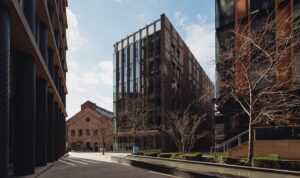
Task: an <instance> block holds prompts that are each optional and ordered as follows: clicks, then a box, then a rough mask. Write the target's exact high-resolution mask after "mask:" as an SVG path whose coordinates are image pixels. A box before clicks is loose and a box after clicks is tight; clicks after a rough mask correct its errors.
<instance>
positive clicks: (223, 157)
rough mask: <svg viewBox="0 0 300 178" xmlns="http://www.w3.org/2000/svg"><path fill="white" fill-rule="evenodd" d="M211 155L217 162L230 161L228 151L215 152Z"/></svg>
mask: <svg viewBox="0 0 300 178" xmlns="http://www.w3.org/2000/svg"><path fill="white" fill-rule="evenodd" d="M213 157H214V160H215V161H216V162H217V163H221V164H225V163H230V162H231V161H232V159H231V158H230V157H229V153H228V152H215V153H214V154H213Z"/></svg>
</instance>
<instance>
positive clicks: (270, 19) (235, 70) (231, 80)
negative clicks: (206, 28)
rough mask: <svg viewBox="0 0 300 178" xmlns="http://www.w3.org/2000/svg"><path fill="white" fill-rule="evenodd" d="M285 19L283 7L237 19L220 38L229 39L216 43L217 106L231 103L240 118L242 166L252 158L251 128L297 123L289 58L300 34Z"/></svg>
mask: <svg viewBox="0 0 300 178" xmlns="http://www.w3.org/2000/svg"><path fill="white" fill-rule="evenodd" d="M275 13H276V14H275ZM288 14H289V12H288V8H286V9H285V10H282V11H277V12H275V11H274V12H270V13H268V14H267V15H265V16H263V17H262V16H260V17H258V16H256V17H253V18H252V19H251V20H250V19H247V20H240V21H239V23H238V24H236V26H235V29H234V30H233V31H230V32H228V33H227V34H226V35H229V36H231V37H230V38H228V36H227V37H225V40H223V41H221V49H220V50H221V52H220V62H219V63H218V64H217V71H218V74H219V81H218V82H219V83H218V85H219V87H220V88H221V93H220V94H221V97H220V100H219V106H222V105H223V106H224V105H227V104H228V103H235V104H236V105H235V106H238V107H239V108H240V110H241V112H243V113H244V114H246V116H247V118H248V120H249V125H248V129H249V141H248V162H252V159H253V144H254V143H253V138H254V134H253V127H254V126H255V125H283V124H291V123H292V122H294V121H295V119H296V118H299V114H300V112H299V106H300V97H299V89H300V85H299V82H297V81H296V79H295V77H293V76H294V75H293V71H294V67H295V64H294V63H293V57H294V56H293V54H294V50H295V49H296V48H299V41H298V40H295V37H298V36H299V31H300V30H299V21H297V22H294V19H293V17H291V16H290V15H288ZM233 44H234V45H233ZM232 101H233V102H232ZM232 107H234V105H232Z"/></svg>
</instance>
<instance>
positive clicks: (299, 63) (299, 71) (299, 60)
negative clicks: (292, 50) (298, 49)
mask: <svg viewBox="0 0 300 178" xmlns="http://www.w3.org/2000/svg"><path fill="white" fill-rule="evenodd" d="M296 79H297V80H299V81H300V53H298V54H296Z"/></svg>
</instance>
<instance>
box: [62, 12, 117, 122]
mask: <svg viewBox="0 0 300 178" xmlns="http://www.w3.org/2000/svg"><path fill="white" fill-rule="evenodd" d="M67 14H68V24H69V28H68V30H67V38H68V45H69V51H68V52H67V59H68V70H69V72H68V74H67V87H68V92H69V93H68V95H67V112H68V115H69V117H72V116H73V115H74V114H76V113H77V112H79V111H80V106H81V104H83V103H84V102H85V101H87V100H90V101H92V102H95V103H96V104H97V105H98V106H101V107H104V108H106V109H109V110H112V105H113V104H112V96H111V95H112V93H111V94H108V95H104V94H103V93H101V89H102V88H104V87H112V83H113V64H112V62H111V61H108V60H99V62H98V63H96V64H91V63H89V62H87V61H85V60H83V59H79V58H78V56H80V55H78V54H79V53H80V51H81V49H82V47H83V45H88V44H86V43H87V42H88V41H87V39H86V38H85V37H84V36H83V35H82V34H81V33H80V28H79V27H80V24H79V21H78V18H77V16H76V14H75V13H74V12H73V11H72V10H71V9H69V8H68V9H67ZM91 57H93V56H91ZM94 58H95V59H96V58H97V57H94Z"/></svg>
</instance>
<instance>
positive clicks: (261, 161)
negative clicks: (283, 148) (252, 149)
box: [252, 154, 281, 169]
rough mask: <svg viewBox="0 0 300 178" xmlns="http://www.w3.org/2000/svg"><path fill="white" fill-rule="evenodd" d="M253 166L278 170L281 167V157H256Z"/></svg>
mask: <svg viewBox="0 0 300 178" xmlns="http://www.w3.org/2000/svg"><path fill="white" fill-rule="evenodd" d="M252 166H255V167H264V168H275V169H278V168H280V167H281V164H280V158H279V155H277V154H271V155H267V156H261V157H256V158H254V159H253V161H252Z"/></svg>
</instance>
